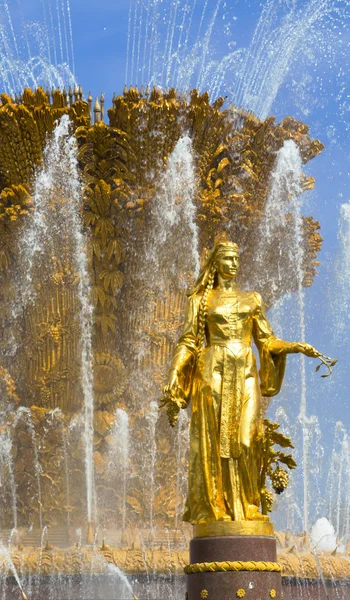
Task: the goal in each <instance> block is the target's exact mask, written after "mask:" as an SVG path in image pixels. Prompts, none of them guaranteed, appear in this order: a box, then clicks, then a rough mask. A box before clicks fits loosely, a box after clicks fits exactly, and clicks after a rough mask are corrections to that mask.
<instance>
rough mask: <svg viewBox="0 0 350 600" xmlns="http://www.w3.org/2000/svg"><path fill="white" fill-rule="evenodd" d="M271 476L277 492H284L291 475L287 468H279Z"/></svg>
mask: <svg viewBox="0 0 350 600" xmlns="http://www.w3.org/2000/svg"><path fill="white" fill-rule="evenodd" d="M270 477H271V483H272V487H273V489H274V490H275V492H276V494H282V492H284V490H285V489H286V488H287V487H288V483H289V475H288V473H287V471H286V470H285V469H280V468H277V469H276V471H274V472H273V473H272V474H271V476H270Z"/></svg>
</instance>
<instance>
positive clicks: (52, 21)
mask: <svg viewBox="0 0 350 600" xmlns="http://www.w3.org/2000/svg"><path fill="white" fill-rule="evenodd" d="M60 2H62V7H61V10H60V9H59V0H56V17H54V16H53V14H52V9H51V0H50V1H49V2H48V13H49V19H47V18H46V14H47V13H46V8H45V1H44V2H43V4H42V11H43V22H42V23H38V22H34V23H33V22H29V21H28V22H26V21H25V19H24V16H23V11H22V7H21V4H20V2H19V0H18V7H17V8H18V12H17V11H16V10H15V9H14V8H13V7H12V4H9V3H8V2H5V3H4V4H3V8H1V6H0V72H1V76H0V83H1V89H2V92H6V93H8V94H10V95H11V96H13V97H14V96H15V94H16V93H22V91H23V88H24V87H37V86H39V85H40V86H43V87H44V88H45V87H49V88H51V87H55V88H58V87H59V88H61V89H63V88H64V87H65V86H67V87H68V86H69V85H71V86H74V85H75V84H76V80H75V77H74V74H73V73H74V51H73V38H72V26H71V17H70V5H69V0H67V4H66V6H65V4H64V1H63V0H60ZM16 13H17V14H16ZM61 22H62V26H63V28H64V34H65V42H66V60H65V61H64V59H63V52H62V44H61V42H62V32H61ZM67 23H68V28H69V32H70V44H71V65H70V59H69V52H68V32H67ZM8 30H9V32H10V35H8ZM56 32H58V35H59V37H58V42H59V47H60V49H61V62H60V63H58V61H57V51H56V45H57V35H56ZM51 45H52V47H53V56H54V64H52V61H51Z"/></svg>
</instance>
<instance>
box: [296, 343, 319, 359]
mask: <svg viewBox="0 0 350 600" xmlns="http://www.w3.org/2000/svg"><path fill="white" fill-rule="evenodd" d="M296 350H297V352H301V354H305V356H310V357H311V358H318V357H319V356H321V352H319V351H318V350H316V348H314V347H313V346H311V344H307V343H306V342H297V344H296Z"/></svg>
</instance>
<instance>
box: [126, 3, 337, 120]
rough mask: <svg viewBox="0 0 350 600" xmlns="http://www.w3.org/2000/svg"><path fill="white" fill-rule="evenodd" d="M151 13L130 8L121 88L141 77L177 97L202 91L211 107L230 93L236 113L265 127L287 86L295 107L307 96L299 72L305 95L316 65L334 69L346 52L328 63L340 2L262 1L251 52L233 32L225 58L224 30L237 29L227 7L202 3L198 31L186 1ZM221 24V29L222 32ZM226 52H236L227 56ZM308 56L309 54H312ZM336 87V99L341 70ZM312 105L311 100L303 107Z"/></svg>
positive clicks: (155, 6)
mask: <svg viewBox="0 0 350 600" xmlns="http://www.w3.org/2000/svg"><path fill="white" fill-rule="evenodd" d="M152 5H153V10H152V11H151V10H150V5H149V4H148V5H146V3H140V2H138V1H137V0H135V2H132V1H130V5H129V6H130V8H129V34H128V45H127V64H128V65H129V64H130V63H131V69H130V73H129V69H127V73H126V84H127V85H129V84H130V85H133V84H135V83H139V81H138V74H139V72H140V71H141V75H142V81H141V84H142V85H145V84H149V85H156V86H159V87H172V86H176V87H177V88H178V89H180V90H181V91H183V92H187V91H188V90H189V89H191V88H193V87H195V86H197V87H199V89H200V91H204V90H208V91H209V93H210V96H211V99H212V100H213V99H215V97H216V96H217V95H218V94H222V95H226V94H227V93H228V92H229V97H230V100H231V101H232V102H233V103H234V104H235V105H236V106H242V107H244V108H245V109H246V110H250V111H252V112H254V113H255V114H256V115H258V116H259V117H260V118H261V119H265V118H266V117H267V116H268V115H269V113H270V111H271V108H272V106H273V103H274V101H275V99H276V97H277V95H278V93H279V90H280V89H281V87H282V86H283V85H284V84H285V83H286V81H287V80H289V79H291V80H293V79H292V78H293V77H294V80H299V82H300V83H299V85H298V86H297V94H298V100H299V102H300V100H301V95H303V96H305V95H307V90H306V89H305V85H304V87H303V81H304V78H303V77H302V76H301V74H300V69H301V68H302V69H304V71H305V69H306V68H308V67H310V68H309V69H308V72H307V73H308V83H309V86H308V87H310V88H311V86H310V82H311V80H312V78H313V77H314V75H315V73H314V66H315V65H316V66H317V65H318V62H320V63H321V61H322V58H324V57H325V58H326V60H328V59H331V60H332V61H333V62H334V61H336V62H337V64H338V65H341V64H342V62H341V61H342V60H343V58H345V57H346V52H345V51H344V52H342V51H337V53H336V56H335V55H332V56H331V54H330V51H329V49H330V46H331V45H332V44H334V45H335V44H336V45H337V46H339V35H342V33H343V31H344V30H345V28H346V16H347V14H348V13H347V11H348V2H347V0H321V1H319V0H308V1H306V2H292V3H283V4H281V2H279V0H269V1H268V2H265V3H264V4H263V5H262V9H261V14H260V17H259V19H258V23H257V25H256V28H255V30H254V32H253V36H252V39H251V42H250V44H248V45H247V47H244V46H242V47H239V46H238V42H237V39H239V38H240V31H239V30H237V31H236V32H234V33H233V34H232V39H230V36H229V35H228V34H227V35H228V39H227V46H226V51H225V41H226V40H225V30H226V29H227V31H229V30H231V29H232V30H233V31H234V27H235V26H238V27H239V25H240V22H239V20H237V17H236V16H235V15H230V14H229V12H228V8H227V3H224V2H222V1H221V0H219V1H218V2H216V3H214V4H213V6H212V9H211V11H210V10H209V7H208V1H207V0H206V2H205V3H204V7H203V10H202V13H201V18H200V20H199V24H198V20H197V21H196V19H193V13H194V10H195V8H196V0H192V2H191V6H190V4H189V2H188V0H181V2H180V1H179V0H178V1H177V2H165V3H164V2H163V3H161V2H159V0H153V2H152ZM145 12H146V15H145V14H144V13H145ZM189 12H190V17H188V13H189ZM144 19H146V22H147V25H146V28H145V32H144V43H143V48H144V52H143V59H142V61H143V64H142V69H140V68H139V67H138V65H137V64H136V57H135V54H136V45H137V40H138V44H139V45H140V38H141V35H142V22H143V20H144ZM236 20H237V23H236ZM223 21H224V23H226V27H225V28H224V29H223V28H222V22H223ZM186 22H187V31H186V34H185V41H184V42H183V41H182V40H183V38H184V29H185V25H184V24H185V23H186ZM149 31H150V32H151V34H149ZM218 32H220V33H218ZM223 33H224V35H223ZM235 33H236V37H235ZM215 34H216V36H215ZM218 35H219V36H220V38H223V39H222V42H221V44H220V53H219V52H218V53H217V55H216V48H215V47H214V44H213V40H214V39H215V37H216V38H217V36H218ZM236 38H237V39H236ZM229 39H230V41H228V40H229ZM131 40H133V42H132V44H131ZM159 40H165V44H160V43H159ZM141 45H142V42H141ZM233 47H235V49H234V50H233V51H232V48H233ZM223 48H224V50H223ZM310 48H312V49H313V51H312V53H310ZM147 62H148V73H147V80H144V74H145V73H146V69H145V68H144V65H145V64H146V63H147ZM134 63H135V66H136V69H135V70H136V72H135V70H134ZM332 71H334V65H333V64H332ZM338 80H339V81H338V83H339V90H340V91H341V90H342V89H343V88H344V86H345V88H346V83H345V79H344V73H342V69H341V68H340V70H339V73H338ZM317 83H318V86H319V87H320V90H319V91H320V94H321V93H322V89H321V88H322V77H319V78H318V80H317ZM320 84H321V85H320ZM312 101H313V100H312V98H311V96H310V97H308V98H307V101H306V103H305V104H306V105H307V104H308V103H311V102H312Z"/></svg>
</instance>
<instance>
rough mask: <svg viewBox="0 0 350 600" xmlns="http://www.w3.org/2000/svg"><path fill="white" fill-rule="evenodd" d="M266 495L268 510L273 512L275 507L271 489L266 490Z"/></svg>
mask: <svg viewBox="0 0 350 600" xmlns="http://www.w3.org/2000/svg"><path fill="white" fill-rule="evenodd" d="M264 495H265V501H266V508H267V511H268V512H272V507H273V496H272V492H270V490H264Z"/></svg>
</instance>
